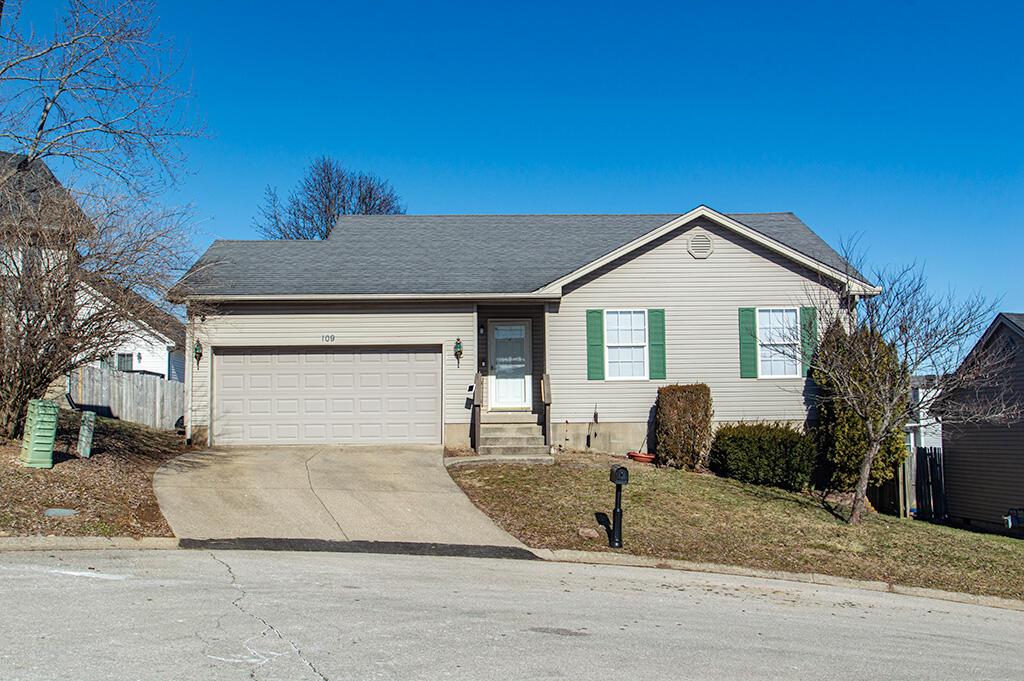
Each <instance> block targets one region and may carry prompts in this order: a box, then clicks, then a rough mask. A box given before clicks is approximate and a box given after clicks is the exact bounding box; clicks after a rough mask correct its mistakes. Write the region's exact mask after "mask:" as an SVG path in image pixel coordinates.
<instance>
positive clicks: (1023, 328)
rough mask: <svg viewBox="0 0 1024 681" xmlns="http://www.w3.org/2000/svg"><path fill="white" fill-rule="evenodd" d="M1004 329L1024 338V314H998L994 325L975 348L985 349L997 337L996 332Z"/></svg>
mask: <svg viewBox="0 0 1024 681" xmlns="http://www.w3.org/2000/svg"><path fill="white" fill-rule="evenodd" d="M1004 327H1005V328H1007V329H1009V330H1010V331H1012V332H1014V333H1015V334H1017V335H1018V336H1022V337H1024V313H1021V312H1000V313H999V314H997V315H996V318H995V319H993V320H992V323H991V324H989V325H988V328H987V329H985V333H983V334H981V338H979V339H978V342H977V343H975V344H974V347H975V348H981V347H985V345H986V344H987V343H988V342H989V340H990V339H991V338H992V337H993V336H994V335H995V333H996V331H998V330H999V329H1000V328H1004Z"/></svg>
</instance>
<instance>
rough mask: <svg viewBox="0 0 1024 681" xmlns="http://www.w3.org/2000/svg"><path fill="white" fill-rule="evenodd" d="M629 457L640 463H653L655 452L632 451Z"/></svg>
mask: <svg viewBox="0 0 1024 681" xmlns="http://www.w3.org/2000/svg"><path fill="white" fill-rule="evenodd" d="M626 456H628V457H629V458H631V459H633V461H636V462H638V463H651V462H652V461H654V454H641V453H640V452H630V453H629V454H627V455H626Z"/></svg>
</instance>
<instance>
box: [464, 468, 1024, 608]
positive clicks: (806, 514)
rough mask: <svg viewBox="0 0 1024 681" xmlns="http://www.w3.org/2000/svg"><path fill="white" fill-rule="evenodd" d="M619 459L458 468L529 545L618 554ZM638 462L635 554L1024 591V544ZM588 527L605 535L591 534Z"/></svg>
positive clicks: (629, 532) (628, 546)
mask: <svg viewBox="0 0 1024 681" xmlns="http://www.w3.org/2000/svg"><path fill="white" fill-rule="evenodd" d="M613 462H621V460H619V459H611V458H608V457H602V456H594V455H590V454H566V455H560V456H558V457H557V460H556V463H555V465H553V466H524V465H512V464H479V465H472V466H469V465H467V466H463V467H457V468H453V469H451V474H452V477H454V478H455V480H456V482H457V483H458V484H459V485H460V486H461V487H462V489H463V490H464V491H465V492H466V494H467V495H468V496H469V497H470V499H472V500H473V502H474V503H475V504H476V505H477V506H479V507H480V508H481V509H482V510H483V511H484V512H486V513H487V514H488V515H490V516H491V517H492V518H493V519H494V520H495V521H496V522H497V523H498V524H499V525H501V527H503V528H505V529H506V530H507V531H508V532H510V533H512V534H513V535H515V536H516V537H518V538H519V539H520V540H521V541H523V542H524V543H526V544H527V545H529V546H532V547H536V548H550V549H577V550H586V551H607V550H611V549H608V548H607V541H606V537H605V535H604V531H603V530H602V529H601V527H600V526H599V525H598V523H597V521H596V520H595V513H597V512H605V513H607V514H608V515H609V516H610V515H611V509H612V505H613V497H614V487H613V486H612V484H611V483H610V482H609V481H608V467H609V465H610V464H611V463H613ZM628 467H629V469H630V484H629V485H627V486H626V487H625V488H624V492H623V508H624V510H625V520H624V528H625V529H624V540H625V548H624V549H623V550H624V551H626V552H629V553H633V554H639V555H644V556H656V557H659V558H677V559H682V560H690V561H701V562H710V563H722V564H731V565H743V566H747V567H753V568H762V569H771V570H786V571H790V572H816V573H823V574H829V575H837V576H842V577H851V578H856V579H871V580H884V581H888V582H894V583H899V584H905V585H911V586H922V587H931V588H936V589H945V590H949V591H961V592H967V593H975V594H987V595H993V596H1002V597H1007V598H1018V599H1024V541H1021V540H1018V539H1011V538H1007V537H1000V536H994V535H985V534H978V533H973V532H967V531H964V530H957V529H953V528H950V527H944V526H939V525H933V524H930V523H926V522H921V521H913V520H900V519H898V518H892V517H889V516H884V515H880V514H876V513H872V514H869V517H868V518H867V520H866V521H865V522H864V523H863V524H862V525H860V526H854V527H851V526H848V525H846V524H845V523H844V522H842V521H841V520H839V519H837V518H836V517H835V516H834V515H832V513H830V512H829V511H828V510H826V509H825V508H824V507H823V506H822V504H821V502H820V500H819V499H818V498H816V497H814V496H811V495H804V494H793V493H790V492H785V491H782V490H777V489H772V488H766V487H757V486H753V485H745V484H742V483H738V482H735V481H733V480H727V479H723V478H717V477H714V476H711V475H699V474H695V473H687V472H681V471H675V470H668V469H659V468H655V467H654V466H651V465H648V464H637V463H633V462H630V463H629V464H628ZM581 528H594V529H597V530H599V531H600V532H601V536H600V538H599V539H596V540H595V539H587V538H584V537H583V536H581V535H580V532H579V530H580V529H581Z"/></svg>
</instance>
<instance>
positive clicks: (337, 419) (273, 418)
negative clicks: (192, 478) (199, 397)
mask: <svg viewBox="0 0 1024 681" xmlns="http://www.w3.org/2000/svg"><path fill="white" fill-rule="evenodd" d="M213 372H214V410H213V441H214V443H215V444H225V445H226V444H315V443H350V442H423V443H439V442H441V353H440V352H438V351H437V350H432V349H425V348H391V349H383V348H344V349H338V350H333V349H332V350H324V349H321V348H315V349H313V348H309V349H303V348H259V349H256V348H246V349H218V350H217V351H216V352H215V354H214V367H213Z"/></svg>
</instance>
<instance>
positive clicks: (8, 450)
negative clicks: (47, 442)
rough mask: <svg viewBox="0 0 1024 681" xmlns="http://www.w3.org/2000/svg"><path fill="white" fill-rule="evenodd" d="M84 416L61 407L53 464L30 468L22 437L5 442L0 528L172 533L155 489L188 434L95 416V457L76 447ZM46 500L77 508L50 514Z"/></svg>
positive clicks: (1, 531) (6, 531)
mask: <svg viewBox="0 0 1024 681" xmlns="http://www.w3.org/2000/svg"><path fill="white" fill-rule="evenodd" d="M78 425H79V416H78V414H77V413H73V412H68V411H61V413H60V419H59V425H58V431H57V440H58V442H57V446H56V447H55V451H54V467H53V468H52V469H34V468H25V467H23V466H22V465H21V464H20V463H19V462H18V453H19V450H20V447H21V443H20V442H2V443H0V536H5V535H6V536H12V535H20V536H24V535H64V536H84V535H93V536H95V535H101V536H133V537H142V536H149V537H170V536H173V534H172V533H171V528H170V527H169V526H168V525H167V521H166V520H164V516H163V514H162V513H160V508H159V506H158V505H157V502H156V496H155V495H154V494H153V472H154V471H155V470H156V469H157V468H158V467H159V466H160V465H161V464H162V463H164V462H165V461H167V460H169V459H172V458H174V457H175V456H177V455H179V454H181V453H182V452H183V451H184V450H185V444H184V440H183V438H181V437H179V436H178V435H177V434H175V433H173V432H167V431H160V430H153V429H151V428H146V427H145V426H138V425H135V424H131V423H126V422H123V421H116V420H113V419H105V418H97V419H96V430H95V433H94V436H93V447H92V457H91V458H89V459H80V458H78V456H77V454H76V449H75V447H76V443H77V441H78ZM47 508H70V509H74V510H77V511H79V513H78V515H75V516H71V517H67V518H48V517H45V516H44V515H43V511H44V510H46V509H47Z"/></svg>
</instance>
